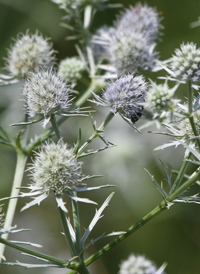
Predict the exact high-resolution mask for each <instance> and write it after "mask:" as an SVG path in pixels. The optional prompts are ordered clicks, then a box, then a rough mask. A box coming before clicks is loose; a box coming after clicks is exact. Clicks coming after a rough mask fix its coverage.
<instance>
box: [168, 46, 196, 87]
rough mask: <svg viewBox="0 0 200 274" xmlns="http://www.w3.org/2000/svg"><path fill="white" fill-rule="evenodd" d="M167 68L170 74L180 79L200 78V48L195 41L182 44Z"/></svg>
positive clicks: (191, 79)
mask: <svg viewBox="0 0 200 274" xmlns="http://www.w3.org/2000/svg"><path fill="white" fill-rule="evenodd" d="M168 62H169V64H168V66H167V67H166V68H165V69H166V70H167V71H168V72H169V74H170V76H172V77H173V78H174V79H175V80H178V81H182V82H185V81H192V82H197V81H199V80H200V49H199V48H197V46H196V44H194V43H186V44H184V43H183V44H181V46H180V49H176V50H175V54H174V55H173V56H172V58H171V59H169V60H168Z"/></svg>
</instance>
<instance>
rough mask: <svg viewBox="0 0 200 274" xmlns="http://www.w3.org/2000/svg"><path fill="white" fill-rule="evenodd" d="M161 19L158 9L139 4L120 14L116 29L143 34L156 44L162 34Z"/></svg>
mask: <svg viewBox="0 0 200 274" xmlns="http://www.w3.org/2000/svg"><path fill="white" fill-rule="evenodd" d="M161 19H162V18H160V16H159V13H158V12H157V11H156V9H154V8H151V7H149V6H148V5H142V4H141V3H138V4H137V5H136V6H135V7H133V6H131V7H130V8H129V9H126V10H125V11H123V12H122V13H121V14H120V16H119V17H118V19H117V20H116V22H115V27H116V28H118V29H121V30H122V31H123V30H125V29H131V30H132V32H136V33H142V34H143V35H144V36H146V37H148V39H149V42H150V41H151V42H154V41H155V40H156V39H157V38H158V36H159V34H160V29H162V28H163V26H162V25H161V24H160V21H161Z"/></svg>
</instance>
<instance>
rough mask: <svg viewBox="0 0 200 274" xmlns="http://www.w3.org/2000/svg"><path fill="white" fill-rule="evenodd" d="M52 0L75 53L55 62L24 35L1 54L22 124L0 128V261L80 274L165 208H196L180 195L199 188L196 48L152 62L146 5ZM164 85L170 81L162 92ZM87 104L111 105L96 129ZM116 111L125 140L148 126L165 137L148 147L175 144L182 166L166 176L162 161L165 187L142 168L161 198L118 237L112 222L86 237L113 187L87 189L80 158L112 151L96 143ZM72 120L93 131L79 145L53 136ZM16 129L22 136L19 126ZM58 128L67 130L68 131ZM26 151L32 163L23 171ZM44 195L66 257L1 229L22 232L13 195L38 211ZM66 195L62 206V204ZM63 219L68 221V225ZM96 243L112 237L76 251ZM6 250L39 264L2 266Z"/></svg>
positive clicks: (144, 271)
mask: <svg viewBox="0 0 200 274" xmlns="http://www.w3.org/2000/svg"><path fill="white" fill-rule="evenodd" d="M53 2H54V3H55V9H56V8H58V7H59V8H61V9H63V10H64V12H65V13H66V16H65V17H64V19H63V20H65V24H64V26H65V27H67V28H68V29H69V30H70V31H72V34H73V35H72V36H70V37H67V38H68V39H72V38H73V39H74V45H75V48H76V50H77V56H74V57H68V56H66V58H65V60H60V61H58V60H56V54H57V52H56V51H55V50H54V49H53V44H52V42H51V41H50V39H49V38H44V37H43V36H42V34H40V33H39V32H38V31H36V32H35V33H34V34H31V33H30V31H27V32H26V33H25V34H19V35H18V36H17V38H16V40H14V43H13V44H12V45H11V47H10V49H9V50H8V55H7V57H6V58H5V59H6V70H5V73H4V74H2V75H1V79H0V83H1V84H2V87H1V88H3V86H4V85H12V84H13V85H14V84H15V83H16V82H17V81H18V80H19V79H23V81H24V84H23V88H22V89H21V99H22V100H23V101H24V109H23V111H24V114H25V115H24V116H25V118H24V121H15V123H14V124H13V125H12V126H15V129H16V132H17V137H16V135H14V136H10V134H8V133H7V129H6V127H1V128H0V130H1V135H0V139H1V145H7V146H10V147H12V148H13V149H15V151H16V154H17V162H16V170H15V176H14V181H13V188H12V191H11V196H10V197H7V198H3V199H1V201H2V204H3V200H5V199H8V200H9V205H8V208H7V210H6V209H4V211H5V215H3V214H2V215H0V235H1V237H0V243H2V245H1V247H0V256H1V259H2V262H1V264H3V265H12V266H13V267H14V266H21V267H26V268H37V267H45V268H47V267H54V268H66V271H67V269H68V270H70V271H69V272H68V273H70V274H72V273H81V274H85V273H89V270H88V266H89V265H90V264H92V263H93V262H94V261H95V260H97V259H98V258H99V257H101V256H103V255H104V254H106V253H107V252H108V251H109V252H112V248H113V247H114V246H116V245H118V244H119V243H120V242H122V241H123V240H124V239H126V238H127V237H129V236H131V234H133V232H135V231H136V230H138V229H139V228H141V227H142V226H143V225H145V224H146V223H147V222H149V221H150V220H151V219H153V218H154V217H156V216H157V215H158V214H159V213H161V212H162V211H164V210H165V209H170V208H171V206H172V205H174V204H175V203H178V202H187V203H199V202H200V198H199V196H198V195H197V194H195V193H194V195H192V196H187V192H186V191H187V190H188V188H190V187H191V186H192V185H193V184H195V183H196V182H198V179H199V175H200V168H199V164H200V139H199V132H200V131H199V126H200V125H199V110H200V103H199V99H200V96H199V95H197V96H196V97H194V94H193V89H194V88H195V89H196V90H197V91H198V90H199V86H198V81H199V80H200V49H199V48H198V46H197V45H195V44H194V43H187V42H184V43H182V44H181V46H180V49H176V50H175V52H174V53H173V55H172V57H171V58H170V59H168V60H164V61H161V60H160V59H159V53H158V51H157V44H158V42H159V41H160V35H161V34H162V33H161V30H162V29H163V26H162V25H161V20H162V18H161V17H160V15H159V13H158V12H157V10H156V9H155V8H151V7H149V6H148V5H142V4H140V3H139V4H137V5H136V6H135V7H133V6H130V7H129V8H128V9H123V8H122V5H120V4H118V5H111V4H110V3H109V1H106V0H95V1H94V0H90V1H86V0H84V1H70V0H67V1H66V0H65V1H57V0H54V1H53ZM56 5H57V6H56ZM116 7H117V8H121V11H120V12H119V15H118V16H117V19H116V20H115V21H114V22H113V26H102V27H101V28H100V29H99V30H96V32H94V33H92V32H91V29H92V22H93V19H94V16H95V14H96V12H98V11H102V10H104V9H107V8H116ZM56 62H57V64H56ZM58 63H59V64H58ZM145 70H150V71H152V73H156V71H158V70H162V72H163V77H162V78H164V81H163V80H162V81H163V82H162V83H159V84H157V83H156V82H155V81H152V80H150V79H145V76H144V75H143V73H144V71H145ZM81 81H82V82H83V83H84V84H85V85H86V88H85V91H84V92H82V93H81V94H79V90H78V83H79V82H81ZM158 81H160V80H158ZM171 81H174V82H175V84H174V83H173V86H172V87H169V86H170V82H171ZM180 85H185V87H186V88H187V90H188V93H187V98H186V99H185V102H182V101H181V100H180V99H179V98H178V96H176V91H177V90H178V89H179V86H180ZM88 99H89V101H90V103H89V104H88ZM91 102H92V103H93V106H95V105H97V107H96V109H97V112H98V106H99V105H100V106H102V107H105V108H108V109H110V112H109V113H108V115H107V117H105V119H104V121H102V123H101V124H100V125H98V126H97V124H96V122H95V113H93V112H94V111H93V109H92V108H91V107H89V106H91ZM118 114H119V115H120V116H121V117H122V118H123V119H124V121H125V122H127V123H128V125H129V126H131V127H132V134H133V135H134V134H140V133H141V131H142V129H143V128H144V127H148V126H149V125H152V124H155V125H156V126H157V127H158V131H157V132H153V133H154V134H155V133H158V134H161V135H162V134H163V135H169V136H171V138H172V141H171V142H169V143H167V144H164V145H161V146H159V147H157V148H156V150H159V149H165V148H167V147H170V146H175V147H177V146H179V145H180V146H182V147H183V148H184V149H185V154H184V157H183V161H182V166H181V168H180V170H178V171H176V172H175V176H173V179H172V177H171V174H170V171H169V170H168V168H167V167H166V164H165V163H163V162H162V161H161V164H162V166H163V168H164V171H165V173H166V178H165V180H166V181H167V184H166V185H165V184H163V183H161V184H160V183H159V182H157V181H156V178H154V176H153V175H152V174H151V171H147V173H148V175H149V177H150V180H152V181H153V182H154V184H155V186H156V188H157V190H158V191H159V192H160V194H161V197H162V201H161V202H160V204H159V205H157V206H156V207H155V208H154V209H153V210H151V211H150V212H149V213H148V214H147V215H145V216H144V217H143V218H142V219H141V220H139V221H138V222H137V223H135V224H132V226H130V227H129V228H127V230H125V231H121V230H120V223H119V227H117V228H116V231H114V232H110V233H109V234H105V232H104V230H103V228H102V233H101V235H98V236H97V237H96V238H95V237H94V236H93V228H94V227H95V225H96V224H97V222H98V221H99V219H100V218H101V217H102V216H103V215H102V214H103V212H104V210H105V208H106V207H107V206H108V205H109V206H112V204H111V205H110V201H111V199H112V197H113V195H114V192H113V191H114V185H115V184H116V183H117V182H115V184H113V185H103V184H102V185H99V186H94V185H92V183H90V181H89V179H91V178H95V177H99V176H98V175H88V174H85V173H84V172H83V170H82V167H83V163H82V161H81V159H82V158H83V157H88V156H90V155H93V154H95V153H100V151H101V153H103V152H102V151H103V150H105V149H108V148H110V147H113V144H112V143H111V142H110V141H108V140H107V139H106V138H105V135H106V133H105V129H106V127H107V126H108V125H109V123H110V122H111V120H112V119H114V118H115V115H118ZM74 116H88V122H89V123H90V122H91V121H92V126H93V133H92V135H91V136H90V137H89V136H88V137H87V138H86V139H84V138H85V137H84V138H82V135H81V129H80V130H79V134H78V136H77V138H76V140H74V142H73V143H68V140H66V139H65V138H64V137H63V135H62V134H61V131H60V126H61V125H62V124H64V123H65V122H66V120H67V119H74ZM139 119H141V120H143V123H142V125H141V126H140V128H138V126H137V123H138V120H139ZM35 123H39V124H40V125H41V127H42V130H43V132H42V133H41V135H39V136H35V135H34V133H33V135H31V136H30V134H29V128H31V127H32V126H33V124H35ZM19 126H20V128H21V127H23V130H18V127H19ZM66 128H67V125H66ZM163 128H164V129H163ZM161 129H162V130H161ZM67 130H68V131H69V132H70V131H71V132H72V131H73V127H72V126H71V127H70V128H67ZM119 134H120V129H119ZM96 138H99V139H100V140H101V141H102V142H103V144H104V146H103V147H100V148H98V149H96V150H93V149H91V148H90V147H89V145H90V144H91V143H92V142H93V141H94V139H96ZM88 149H89V150H88ZM30 155H32V157H31V161H32V163H31V164H30V165H29V166H28V167H27V168H26V162H27V159H28V157H29V156H30ZM189 165H192V166H193V173H192V174H187V173H186V171H187V168H188V166H189ZM105 168H106V167H105ZM25 170H27V172H28V174H29V179H30V182H29V183H28V185H24V186H21V182H22V179H23V175H24V172H25ZM163 181H164V180H163ZM102 188H110V191H111V194H110V195H109V196H108V197H105V201H104V202H103V203H102V205H97V202H96V201H95V199H94V201H93V200H91V199H89V198H87V192H88V191H97V190H98V191H101V189H102ZM80 192H84V195H80ZM52 194H53V195H54V198H55V200H56V203H55V206H57V207H58V214H60V219H61V223H62V228H63V231H62V233H63V234H64V237H65V240H66V249H67V250H69V252H70V256H69V257H67V258H64V259H60V258H57V257H53V256H51V255H49V254H46V253H42V252H39V251H35V250H33V249H31V248H28V247H26V244H28V245H34V246H36V247H38V248H39V247H41V246H40V245H39V244H33V243H30V242H17V243H16V242H14V241H10V240H8V235H9V233H13V232H19V231H24V229H19V230H16V229H15V227H14V226H12V225H13V217H14V214H15V209H16V203H17V199H18V198H20V199H21V198H25V197H26V198H27V199H26V201H28V202H27V203H26V204H24V206H23V208H22V210H29V208H30V207H32V206H35V205H38V206H40V207H42V205H43V203H42V202H43V200H45V199H48V198H49V195H52ZM67 196H68V197H69V198H70V201H71V206H69V202H68V203H67V202H66V197H67ZM30 198H31V199H30ZM79 202H80V203H79ZM82 203H86V204H92V205H87V206H94V207H95V208H96V212H95V214H94V217H93V218H92V220H91V222H90V223H89V224H88V226H87V227H86V228H85V230H84V231H83V229H82V227H81V223H80V213H79V207H81V205H82ZM1 209H2V206H1ZM71 210H72V212H71ZM69 211H70V212H69ZM69 213H70V214H71V215H72V220H70V219H69ZM52 221H53V220H52ZM104 237H112V240H110V241H109V240H108V243H107V244H106V245H105V246H102V248H101V249H100V250H98V251H97V252H95V253H94V254H92V255H91V256H90V257H88V258H86V257H85V250H86V249H87V248H89V247H90V246H91V245H92V244H94V243H95V242H96V241H97V240H99V241H100V240H101V239H102V238H104ZM5 246H10V247H12V248H15V249H17V250H20V251H22V252H23V253H25V254H28V255H30V256H33V257H34V258H36V259H37V260H38V261H39V262H38V263H37V264H32V263H23V262H18V261H17V262H11V263H10V262H7V261H5V256H4V255H3V254H4V247H5ZM132 252H134V248H133V250H132ZM7 259H9V258H7ZM123 259H124V258H123ZM163 261H165V258H163ZM117 264H118V265H120V270H119V273H120V274H161V273H164V271H165V266H166V264H163V265H162V266H161V267H160V268H158V267H157V266H156V265H155V264H154V263H152V262H151V261H149V260H147V259H146V258H145V257H144V256H140V255H133V254H132V255H131V256H130V257H129V258H128V259H127V260H126V261H123V262H122V263H121V264H120V262H117Z"/></svg>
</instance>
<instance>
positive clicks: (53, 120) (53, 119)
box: [50, 114, 62, 140]
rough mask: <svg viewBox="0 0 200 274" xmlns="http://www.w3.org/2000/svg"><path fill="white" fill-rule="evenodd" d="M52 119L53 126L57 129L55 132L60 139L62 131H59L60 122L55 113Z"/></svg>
mask: <svg viewBox="0 0 200 274" xmlns="http://www.w3.org/2000/svg"><path fill="white" fill-rule="evenodd" d="M50 121H51V124H52V127H53V129H54V131H55V134H56V136H57V138H58V140H60V139H61V138H62V136H61V134H60V131H59V128H58V124H57V122H56V117H55V114H52V115H51V120H50Z"/></svg>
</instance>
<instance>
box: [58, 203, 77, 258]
mask: <svg viewBox="0 0 200 274" xmlns="http://www.w3.org/2000/svg"><path fill="white" fill-rule="evenodd" d="M59 212H60V217H61V222H62V227H63V231H64V234H65V239H66V242H67V245H68V248H69V251H70V253H71V256H72V257H75V256H78V253H77V251H76V248H75V246H74V243H73V241H72V238H71V234H70V231H69V227H68V224H67V220H66V215H65V212H64V211H63V210H62V209H61V208H60V207H59Z"/></svg>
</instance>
